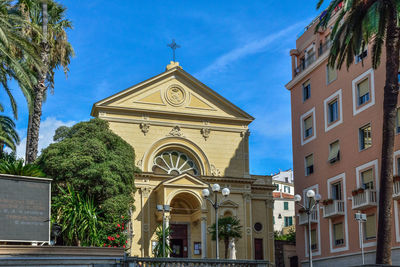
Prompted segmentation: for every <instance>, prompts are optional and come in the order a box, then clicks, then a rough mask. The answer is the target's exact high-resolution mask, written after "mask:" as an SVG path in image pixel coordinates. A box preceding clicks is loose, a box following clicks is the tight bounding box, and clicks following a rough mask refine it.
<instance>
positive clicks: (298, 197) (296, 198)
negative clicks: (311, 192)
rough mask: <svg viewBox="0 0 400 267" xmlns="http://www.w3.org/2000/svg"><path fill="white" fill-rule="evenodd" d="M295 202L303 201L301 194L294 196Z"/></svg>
mask: <svg viewBox="0 0 400 267" xmlns="http://www.w3.org/2000/svg"><path fill="white" fill-rule="evenodd" d="M294 201H296V202H300V201H301V196H300V195H299V194H296V195H294Z"/></svg>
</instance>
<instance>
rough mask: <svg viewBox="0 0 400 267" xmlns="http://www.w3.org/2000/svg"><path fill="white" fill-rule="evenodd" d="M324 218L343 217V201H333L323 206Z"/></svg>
mask: <svg viewBox="0 0 400 267" xmlns="http://www.w3.org/2000/svg"><path fill="white" fill-rule="evenodd" d="M323 209H324V218H334V217H337V216H343V215H344V201H343V200H333V203H331V204H328V205H325V206H324V207H323Z"/></svg>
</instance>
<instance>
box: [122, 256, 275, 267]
mask: <svg viewBox="0 0 400 267" xmlns="http://www.w3.org/2000/svg"><path fill="white" fill-rule="evenodd" d="M125 263H126V265H125V266H129V267H139V266H149V267H150V266H170V267H189V266H190V267H195V266H202V267H209V266H210V267H211V266H218V267H241V266H250V267H272V266H275V264H272V263H270V262H269V261H264V260H216V259H185V258H139V257H128V258H127V259H126V260H125Z"/></svg>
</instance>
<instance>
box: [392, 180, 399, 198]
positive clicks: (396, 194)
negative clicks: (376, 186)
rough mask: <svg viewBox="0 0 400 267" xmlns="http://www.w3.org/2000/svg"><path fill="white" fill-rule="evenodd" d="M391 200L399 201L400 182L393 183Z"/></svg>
mask: <svg viewBox="0 0 400 267" xmlns="http://www.w3.org/2000/svg"><path fill="white" fill-rule="evenodd" d="M393 198H394V199H395V200H399V199H400V181H396V182H393Z"/></svg>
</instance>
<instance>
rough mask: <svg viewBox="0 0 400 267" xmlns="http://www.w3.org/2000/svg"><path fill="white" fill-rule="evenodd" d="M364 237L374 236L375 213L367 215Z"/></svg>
mask: <svg viewBox="0 0 400 267" xmlns="http://www.w3.org/2000/svg"><path fill="white" fill-rule="evenodd" d="M365 237H366V238H374V237H376V218H375V214H372V215H369V216H367V221H366V222H365Z"/></svg>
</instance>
